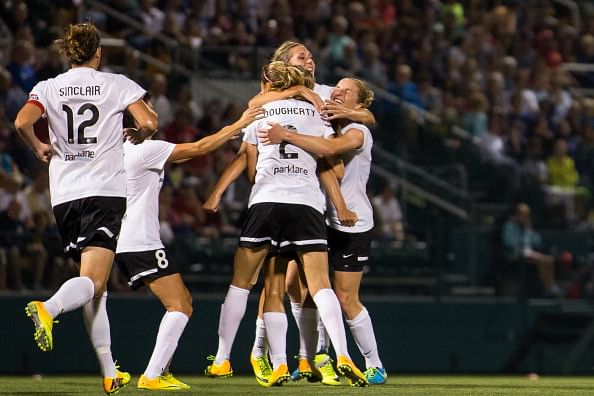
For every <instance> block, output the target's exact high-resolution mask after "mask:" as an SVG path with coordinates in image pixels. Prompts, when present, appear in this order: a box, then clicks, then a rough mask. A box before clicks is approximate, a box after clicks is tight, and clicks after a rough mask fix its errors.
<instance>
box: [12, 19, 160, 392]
mask: <svg viewBox="0 0 594 396" xmlns="http://www.w3.org/2000/svg"><path fill="white" fill-rule="evenodd" d="M99 43H100V37H99V31H98V30H97V28H96V27H95V26H94V25H93V24H91V23H88V22H85V23H79V24H76V25H70V26H68V27H67V29H66V31H65V34H64V37H63V38H62V39H60V40H59V41H58V44H59V45H60V47H61V51H62V53H64V54H65V55H66V57H67V58H68V60H69V61H70V64H71V68H70V69H69V70H68V71H67V72H65V73H63V74H60V75H58V76H57V77H56V78H52V79H49V80H46V81H41V82H39V83H38V84H37V85H35V87H33V89H32V91H31V92H30V94H29V100H28V101H27V103H26V104H25V105H24V106H23V107H22V109H21V110H20V111H19V113H18V115H17V117H16V120H15V127H16V129H17V131H18V133H19V134H20V136H21V137H22V138H23V139H24V141H25V142H26V143H27V144H28V145H29V147H31V149H32V150H33V152H34V153H35V155H36V156H37V158H38V159H39V160H41V161H43V162H46V163H49V178H50V195H51V203H52V208H53V211H54V215H55V217H56V223H57V226H58V230H59V232H60V235H61V237H62V243H63V246H64V249H65V251H67V252H68V253H69V254H70V255H71V256H72V258H74V259H75V260H76V261H79V262H80V272H79V276H78V277H75V278H72V279H69V280H68V281H66V282H64V283H63V284H62V285H61V286H60V288H59V289H58V291H57V292H56V293H55V294H54V295H53V296H52V297H51V298H50V299H48V300H47V301H45V302H41V301H31V302H29V303H28V304H27V307H26V313H27V315H28V316H29V317H31V319H32V320H33V324H34V326H35V341H36V342H37V345H38V346H39V348H40V349H41V350H42V351H51V350H52V348H53V337H52V327H53V323H54V319H55V318H56V317H57V316H58V315H60V314H62V313H65V312H70V311H73V310H75V309H77V308H81V307H82V308H83V316H84V320H85V324H86V327H87V331H88V333H89V336H90V339H91V342H92V344H93V347H94V349H95V352H96V354H97V357H98V360H99V364H100V366H101V371H102V374H103V389H104V391H105V392H106V393H107V394H111V393H115V392H117V391H118V390H119V389H120V388H121V387H123V386H124V385H126V384H127V383H128V382H129V381H130V374H128V373H125V372H120V371H119V370H117V368H116V366H115V363H114V361H113V358H112V356H111V336H110V332H109V319H108V317H107V311H106V308H105V302H106V298H107V293H106V283H107V279H108V278H109V274H110V271H111V266H112V263H113V258H114V251H115V248H116V238H117V236H118V234H119V232H120V227H121V221H122V216H123V215H124V212H125V210H126V175H125V171H124V150H123V139H122V116H123V113H124V111H125V110H128V111H129V112H130V113H131V114H132V116H133V117H134V119H135V121H136V123H137V124H138V128H136V129H134V130H129V131H127V132H126V134H125V135H124V137H126V138H127V139H128V140H130V141H131V142H133V143H140V142H142V141H143V140H144V139H145V138H146V137H148V136H150V135H151V134H153V133H154V131H155V130H156V129H157V115H156V113H155V112H153V111H152V110H151V109H150V108H149V107H148V106H147V104H146V103H145V102H144V101H143V100H142V97H143V96H144V94H145V91H144V89H142V88H141V87H140V86H138V84H136V83H135V82H133V81H132V80H130V79H128V78H127V77H125V76H123V75H119V74H112V73H103V72H100V71H99V70H98V69H99V65H100V61H101V47H100V46H99ZM42 116H43V117H47V120H48V126H49V133H50V144H45V143H43V142H42V141H40V140H39V139H38V138H37V137H36V136H35V133H34V131H33V125H34V124H35V122H36V121H37V120H39V119H40V118H41V117H42Z"/></svg>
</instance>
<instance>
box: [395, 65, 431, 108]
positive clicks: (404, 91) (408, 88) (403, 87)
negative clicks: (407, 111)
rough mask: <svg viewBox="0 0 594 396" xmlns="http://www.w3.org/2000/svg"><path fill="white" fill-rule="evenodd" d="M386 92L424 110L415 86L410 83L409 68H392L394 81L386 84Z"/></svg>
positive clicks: (421, 99)
mask: <svg viewBox="0 0 594 396" xmlns="http://www.w3.org/2000/svg"><path fill="white" fill-rule="evenodd" d="M388 92H390V93H391V94H393V95H395V96H397V97H399V98H400V99H402V100H404V101H405V102H408V103H411V104H413V105H415V106H418V107H420V108H424V107H425V104H424V103H423V98H422V97H421V95H420V94H419V90H418V88H417V84H415V83H414V82H413V81H412V70H411V68H410V66H408V65H405V64H402V65H397V66H395V68H394V80H393V81H390V82H389V83H388Z"/></svg>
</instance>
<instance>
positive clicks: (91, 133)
mask: <svg viewBox="0 0 594 396" xmlns="http://www.w3.org/2000/svg"><path fill="white" fill-rule="evenodd" d="M144 94H145V91H144V89H142V88H141V87H140V86H139V85H138V84H136V83H135V82H134V81H132V80H130V79H129V78H127V77H125V76H123V75H120V74H112V73H104V72H100V71H97V70H95V69H92V68H89V67H77V68H73V69H70V70H68V71H67V72H65V73H62V74H60V75H59V76H57V77H56V78H50V79H49V80H45V81H41V82H39V83H38V84H37V85H35V86H34V87H33V90H32V91H31V93H30V94H29V103H32V104H35V105H37V106H39V107H40V108H41V110H42V111H43V116H44V117H47V119H48V127H49V135H50V143H51V146H52V150H53V155H52V159H51V161H50V166H49V179H50V195H51V200H52V206H56V205H59V204H61V203H64V202H68V201H73V200H75V199H80V198H85V197H93V196H103V197H125V196H126V175H125V174H124V151H123V147H122V143H123V138H122V116H123V112H124V110H126V108H127V107H128V106H129V105H130V104H132V103H134V102H136V101H137V100H139V99H141V98H142V97H143V96H144Z"/></svg>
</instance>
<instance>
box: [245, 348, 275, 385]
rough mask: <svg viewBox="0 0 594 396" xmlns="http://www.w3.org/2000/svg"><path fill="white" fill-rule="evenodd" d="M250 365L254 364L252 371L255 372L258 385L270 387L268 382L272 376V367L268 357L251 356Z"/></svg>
mask: <svg viewBox="0 0 594 396" xmlns="http://www.w3.org/2000/svg"><path fill="white" fill-rule="evenodd" d="M250 363H252V369H253V370H254V375H255V376H256V381H258V384H260V385H262V386H268V381H269V379H270V376H271V375H272V366H270V362H269V361H268V357H267V356H266V355H262V356H259V357H257V358H256V357H254V355H250Z"/></svg>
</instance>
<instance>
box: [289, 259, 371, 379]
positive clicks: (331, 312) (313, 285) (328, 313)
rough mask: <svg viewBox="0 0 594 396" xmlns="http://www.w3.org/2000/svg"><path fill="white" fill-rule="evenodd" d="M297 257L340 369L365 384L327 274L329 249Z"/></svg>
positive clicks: (345, 374)
mask: <svg viewBox="0 0 594 396" xmlns="http://www.w3.org/2000/svg"><path fill="white" fill-rule="evenodd" d="M299 259H300V261H301V263H302V265H303V270H304V273H305V277H306V279H307V285H308V289H309V291H310V293H311V295H312V297H313V300H314V302H315V303H316V306H317V307H318V312H319V314H320V317H321V319H322V322H324V326H325V327H326V330H327V331H328V334H329V336H330V339H331V341H332V345H333V346H334V350H335V351H336V355H337V368H338V371H339V373H341V374H342V375H344V376H345V377H346V378H347V379H348V380H349V381H350V382H351V385H353V386H366V385H368V382H367V379H366V378H365V376H364V375H363V373H361V372H360V371H359V369H358V368H357V367H356V366H355V364H354V363H353V362H352V360H351V358H350V356H349V353H348V350H347V341H346V334H345V330H344V324H343V322H342V312H341V309H340V303H339V302H338V298H337V297H336V294H335V293H334V290H332V288H331V285H330V279H329V277H328V253H327V252H306V253H302V254H300V256H299Z"/></svg>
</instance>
